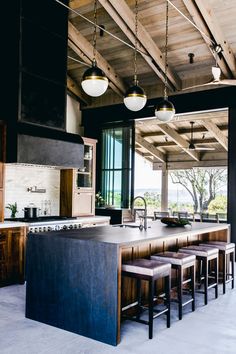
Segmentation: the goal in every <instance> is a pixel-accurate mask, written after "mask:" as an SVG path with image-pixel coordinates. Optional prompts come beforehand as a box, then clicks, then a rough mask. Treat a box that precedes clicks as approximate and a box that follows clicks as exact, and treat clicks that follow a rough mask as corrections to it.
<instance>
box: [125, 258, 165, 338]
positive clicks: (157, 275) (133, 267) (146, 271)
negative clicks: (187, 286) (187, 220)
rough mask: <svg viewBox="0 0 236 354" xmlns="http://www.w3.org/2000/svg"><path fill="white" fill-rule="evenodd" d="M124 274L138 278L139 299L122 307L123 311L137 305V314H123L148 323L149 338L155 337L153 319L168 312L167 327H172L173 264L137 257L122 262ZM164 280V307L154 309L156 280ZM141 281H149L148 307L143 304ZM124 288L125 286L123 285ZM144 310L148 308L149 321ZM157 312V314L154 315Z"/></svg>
mask: <svg viewBox="0 0 236 354" xmlns="http://www.w3.org/2000/svg"><path fill="white" fill-rule="evenodd" d="M122 276H124V277H130V278H135V279H136V287H137V301H135V302H133V303H131V304H129V305H128V306H125V307H124V308H122V311H121V312H122V313H123V312H125V311H126V310H127V309H130V308H131V307H133V306H136V307H137V311H136V315H135V316H130V315H128V314H127V315H123V317H124V318H127V319H130V320H133V321H136V322H139V323H144V324H147V325H148V327H149V339H152V337H153V319H154V318H156V317H158V316H160V315H162V314H166V322H167V327H170V283H171V264H170V263H163V262H159V261H155V260H151V259H142V258H141V259H135V260H133V261H127V262H124V263H123V264H122ZM157 279H163V280H164V292H165V297H164V298H162V300H163V301H164V309H162V310H158V309H154V299H155V284H156V283H155V281H156V280H157ZM141 281H148V307H146V306H142V289H141ZM122 288H124V287H122ZM143 310H148V321H147V320H144V319H142V318H141V313H142V311H143ZM154 313H155V315H154Z"/></svg>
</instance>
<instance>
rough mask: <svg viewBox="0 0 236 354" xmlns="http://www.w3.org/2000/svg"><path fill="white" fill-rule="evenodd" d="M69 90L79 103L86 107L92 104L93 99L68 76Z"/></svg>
mask: <svg viewBox="0 0 236 354" xmlns="http://www.w3.org/2000/svg"><path fill="white" fill-rule="evenodd" d="M67 89H68V90H69V91H70V92H72V93H73V94H74V95H75V96H76V97H77V98H78V99H79V101H80V102H81V101H82V103H84V104H86V105H90V104H91V99H90V97H88V96H87V95H86V94H85V93H84V91H83V90H81V88H80V87H79V85H77V83H76V82H75V81H74V80H73V79H72V78H71V77H70V76H69V75H67Z"/></svg>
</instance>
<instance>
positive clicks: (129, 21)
mask: <svg viewBox="0 0 236 354" xmlns="http://www.w3.org/2000/svg"><path fill="white" fill-rule="evenodd" d="M99 2H100V3H101V5H102V6H103V7H104V8H105V10H106V11H107V12H108V14H109V15H110V16H111V17H112V18H113V20H114V21H115V22H116V24H117V25H118V26H119V27H120V29H121V30H122V31H123V32H124V34H125V35H126V36H127V38H128V39H129V40H130V41H131V43H133V44H135V15H134V13H133V12H132V10H131V9H130V7H129V6H128V5H127V3H126V2H125V0H119V1H117V0H99ZM137 39H138V46H137V48H138V49H139V50H140V51H142V52H143V53H144V54H141V55H142V56H143V58H144V59H145V60H146V61H147V63H148V64H149V66H150V67H151V68H152V69H153V71H154V72H155V73H156V74H157V75H158V76H159V78H160V79H161V80H162V81H163V82H164V80H165V77H164V71H165V62H164V55H163V54H162V52H161V51H160V49H159V48H158V47H157V45H156V44H155V42H154V41H153V39H152V37H151V36H150V34H149V33H148V32H147V31H146V29H145V28H144V26H143V25H142V24H141V23H140V21H138V36H137ZM167 78H168V80H169V83H168V87H169V88H170V89H171V90H173V87H174V88H175V89H176V90H181V87H182V83H181V80H180V78H179V77H178V75H177V74H176V73H175V72H174V71H173V70H172V69H171V68H170V67H168V70H167ZM170 83H171V85H172V87H171V85H170Z"/></svg>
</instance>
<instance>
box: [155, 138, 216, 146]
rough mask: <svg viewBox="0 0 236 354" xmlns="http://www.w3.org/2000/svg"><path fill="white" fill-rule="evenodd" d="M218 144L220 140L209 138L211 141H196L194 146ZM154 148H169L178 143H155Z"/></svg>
mask: <svg viewBox="0 0 236 354" xmlns="http://www.w3.org/2000/svg"><path fill="white" fill-rule="evenodd" d="M215 143H218V140H216V139H215V138H209V139H194V144H203V145H207V144H215ZM153 146H155V147H168V146H176V143H175V142H174V141H164V142H159V143H153Z"/></svg>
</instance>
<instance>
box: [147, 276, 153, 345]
mask: <svg viewBox="0 0 236 354" xmlns="http://www.w3.org/2000/svg"><path fill="white" fill-rule="evenodd" d="M154 284H155V282H154V281H153V280H152V279H151V280H149V301H148V307H149V339H152V337H153V297H154Z"/></svg>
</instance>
